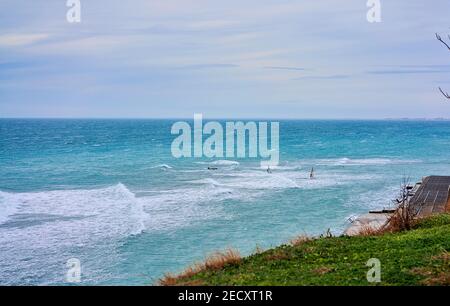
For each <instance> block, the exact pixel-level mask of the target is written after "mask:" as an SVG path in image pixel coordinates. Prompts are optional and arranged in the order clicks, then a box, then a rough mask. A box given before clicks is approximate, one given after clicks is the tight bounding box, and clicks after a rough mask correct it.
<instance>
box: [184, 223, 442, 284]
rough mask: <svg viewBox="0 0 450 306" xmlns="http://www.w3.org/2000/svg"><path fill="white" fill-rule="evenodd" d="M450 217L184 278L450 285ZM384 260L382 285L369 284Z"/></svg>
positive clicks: (285, 248) (317, 243)
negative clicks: (373, 264)
mask: <svg viewBox="0 0 450 306" xmlns="http://www.w3.org/2000/svg"><path fill="white" fill-rule="evenodd" d="M449 251H450V215H449V214H442V215H439V216H434V217H431V218H428V219H425V220H422V221H421V222H419V223H418V224H417V225H416V226H415V227H414V229H413V230H411V231H407V232H400V233H393V234H384V235H381V236H369V237H345V236H341V237H332V238H319V239H315V240H311V241H307V242H303V243H301V244H299V245H297V246H291V245H282V246H280V247H277V248H275V249H270V250H267V251H265V252H262V253H259V254H255V255H251V256H249V257H246V258H243V259H242V260H241V261H240V262H239V263H235V264H228V265H225V266H224V267H223V268H221V269H219V270H205V271H201V272H199V273H197V274H195V275H193V276H189V277H185V278H178V279H177V284H197V285H199V284H201V285H276V286H282V285H436V284H447V285H449V284H450V262H449V258H450V256H449V253H448V252H449ZM370 258H378V259H379V260H380V262H381V283H369V282H368V281H367V278H366V274H367V272H368V270H369V269H370V268H369V267H367V266H366V262H367V261H368V260H369V259H370Z"/></svg>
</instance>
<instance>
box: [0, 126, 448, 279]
mask: <svg viewBox="0 0 450 306" xmlns="http://www.w3.org/2000/svg"><path fill="white" fill-rule="evenodd" d="M173 122H174V121H171V120H43V119H42V120H22V119H3V120H0V284H67V283H66V282H65V277H66V272H67V267H66V262H67V260H68V259H70V258H78V259H79V260H80V261H81V267H82V284H124V285H133V284H151V283H153V282H154V281H155V280H157V279H158V277H160V276H161V275H162V274H163V273H164V272H177V271H180V270H181V269H182V268H183V267H185V266H186V265H188V264H190V263H192V262H194V261H196V260H200V259H201V258H203V257H204V256H205V255H206V254H208V253H211V252H212V251H215V250H219V249H224V248H226V247H234V248H237V249H238V250H240V252H241V253H242V254H249V253H250V252H252V251H253V250H254V249H255V247H256V246H257V245H258V246H260V247H263V248H266V247H270V246H275V245H278V244H280V243H283V242H286V241H288V240H289V239H291V238H293V237H295V236H296V235H299V234H305V233H306V234H310V235H317V234H320V233H323V232H325V231H326V230H327V229H328V228H330V229H331V230H332V231H333V232H335V233H341V232H342V230H343V229H344V228H345V227H346V226H347V224H348V221H347V219H348V218H349V217H350V216H352V215H356V214H360V213H364V212H367V210H369V209H374V208H383V207H387V206H389V205H390V199H392V198H394V197H395V196H396V194H397V192H398V190H399V186H400V184H401V182H402V179H403V178H404V177H410V179H411V181H412V182H414V181H417V180H419V179H420V178H421V177H422V176H425V175H430V174H437V175H439V174H441V175H449V174H450V153H449V152H450V150H449V148H450V122H448V121H281V122H280V153H281V156H280V167H279V169H276V170H274V171H273V173H272V174H268V173H266V172H265V171H263V170H261V169H260V167H259V161H258V160H256V159H233V160H232V161H230V160H228V161H225V160H208V159H175V158H173V157H172V155H171V151H170V145H171V142H172V140H173V138H174V136H173V135H171V134H170V128H171V125H172V123H173ZM208 165H214V166H215V167H218V170H217V171H209V170H207V167H208ZM312 166H314V168H315V171H316V178H315V179H314V180H309V179H308V175H309V170H310V169H311V167H312Z"/></svg>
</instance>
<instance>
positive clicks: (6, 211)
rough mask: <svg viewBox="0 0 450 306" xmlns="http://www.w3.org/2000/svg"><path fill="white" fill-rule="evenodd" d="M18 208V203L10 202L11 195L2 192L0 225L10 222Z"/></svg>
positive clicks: (0, 197)
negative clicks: (9, 218)
mask: <svg viewBox="0 0 450 306" xmlns="http://www.w3.org/2000/svg"><path fill="white" fill-rule="evenodd" d="M17 208H18V203H15V202H12V201H10V200H9V193H7V192H1V191H0V224H2V223H3V222H5V221H6V220H8V217H9V216H11V215H13V214H14V213H15V212H16V211H17Z"/></svg>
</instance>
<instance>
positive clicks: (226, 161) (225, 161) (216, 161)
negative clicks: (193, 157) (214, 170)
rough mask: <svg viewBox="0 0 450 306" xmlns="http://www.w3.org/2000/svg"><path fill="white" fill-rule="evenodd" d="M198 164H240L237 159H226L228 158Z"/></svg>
mask: <svg viewBox="0 0 450 306" xmlns="http://www.w3.org/2000/svg"><path fill="white" fill-rule="evenodd" d="M197 164H203V165H212V166H239V164H240V163H239V162H238V161H235V160H226V159H220V160H215V161H212V162H203V161H201V162H197Z"/></svg>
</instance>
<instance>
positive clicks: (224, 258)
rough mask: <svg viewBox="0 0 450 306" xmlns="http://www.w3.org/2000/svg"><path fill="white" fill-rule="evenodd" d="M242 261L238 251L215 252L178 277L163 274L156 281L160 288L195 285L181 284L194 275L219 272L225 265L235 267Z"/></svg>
mask: <svg viewBox="0 0 450 306" xmlns="http://www.w3.org/2000/svg"><path fill="white" fill-rule="evenodd" d="M241 261H242V257H241V255H240V254H239V252H238V251H236V250H233V249H228V250H225V251H223V252H216V253H213V254H212V255H210V256H208V257H206V258H205V260H204V262H203V263H196V264H194V265H192V266H190V267H188V268H187V269H186V270H184V271H183V272H182V273H180V274H178V275H173V274H170V273H168V274H165V275H164V277H163V278H161V279H160V280H159V281H158V285H160V286H176V285H195V284H196V282H195V281H191V282H183V280H186V279H189V278H191V277H193V276H194V275H196V274H198V273H201V272H205V271H215V270H220V269H222V268H223V267H225V266H227V265H236V264H238V263H240V262H241Z"/></svg>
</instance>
